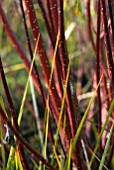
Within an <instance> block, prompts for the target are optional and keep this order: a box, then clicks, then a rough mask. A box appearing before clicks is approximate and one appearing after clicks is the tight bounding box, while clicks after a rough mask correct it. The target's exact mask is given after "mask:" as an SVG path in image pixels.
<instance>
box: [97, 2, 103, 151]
mask: <svg viewBox="0 0 114 170" xmlns="http://www.w3.org/2000/svg"><path fill="white" fill-rule="evenodd" d="M97 6H98V7H97V8H98V9H97V37H96V79H97V84H98V83H99V81H100V53H99V49H100V17H101V15H100V14H101V12H100V0H98V5H97ZM97 99H98V108H99V112H98V125H99V126H98V134H100V132H101V125H102V123H101V96H100V87H98V91H97ZM101 147H102V146H101V142H100V145H99V151H100V152H101Z"/></svg>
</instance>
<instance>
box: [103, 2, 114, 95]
mask: <svg viewBox="0 0 114 170" xmlns="http://www.w3.org/2000/svg"><path fill="white" fill-rule="evenodd" d="M100 2H101V8H102V17H103V23H104V38H105V44H106V52H107V57H108V69H109V76H110V80H111V81H112V82H111V83H112V91H113V93H114V68H113V57H112V50H111V44H110V37H109V29H108V21H107V15H106V4H105V1H104V0H100ZM113 93H112V96H114V94H113Z"/></svg>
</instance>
